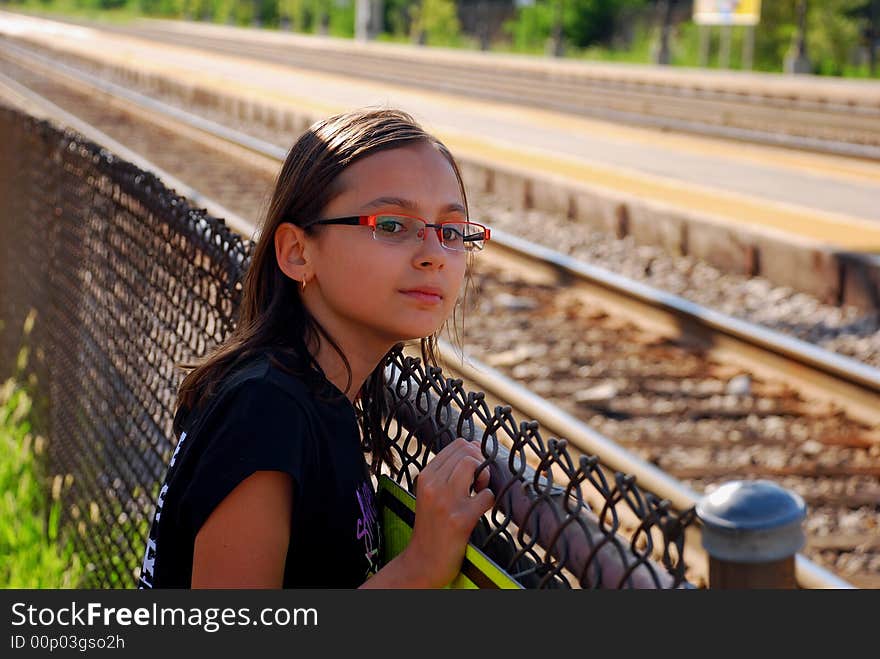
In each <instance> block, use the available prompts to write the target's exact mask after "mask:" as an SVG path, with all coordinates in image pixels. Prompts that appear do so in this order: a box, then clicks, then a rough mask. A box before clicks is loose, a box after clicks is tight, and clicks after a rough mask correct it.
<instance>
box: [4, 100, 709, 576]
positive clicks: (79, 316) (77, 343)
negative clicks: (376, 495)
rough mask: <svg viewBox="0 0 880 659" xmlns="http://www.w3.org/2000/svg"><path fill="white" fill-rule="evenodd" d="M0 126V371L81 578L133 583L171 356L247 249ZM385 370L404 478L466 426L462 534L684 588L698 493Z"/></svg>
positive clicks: (193, 214) (71, 148)
mask: <svg viewBox="0 0 880 659" xmlns="http://www.w3.org/2000/svg"><path fill="white" fill-rule="evenodd" d="M0 140H2V144H3V147H2V148H3V158H2V161H0V231H2V236H3V243H2V244H3V253H2V260H0V324H2V333H0V369H2V370H0V376H2V377H3V378H6V377H9V376H16V377H17V378H19V379H20V380H21V381H22V382H24V383H26V385H27V386H28V387H29V389H30V390H31V394H32V395H33V397H34V408H33V423H34V432H35V433H37V434H40V435H42V436H44V437H45V438H46V439H47V440H48V441H47V446H48V461H49V469H50V473H51V474H53V475H54V476H53V479H52V483H47V487H52V488H53V492H55V493H56V494H57V495H58V496H60V498H61V500H62V502H63V512H62V515H63V526H64V527H65V528H67V529H69V530H70V532H72V533H73V534H74V537H75V544H76V546H77V549H78V551H79V552H80V555H81V556H82V557H83V559H84V562H85V563H86V565H87V568H88V573H87V575H88V576H87V582H86V583H85V584H84V586H85V587H96V588H110V587H133V586H134V585H135V583H136V578H137V576H138V571H139V568H140V562H141V558H142V555H143V550H144V545H145V542H146V536H147V532H148V527H149V523H150V521H151V519H152V514H153V505H154V501H155V494H156V490H157V488H158V486H159V483H160V481H161V479H162V477H163V475H164V472H165V466H166V464H167V462H168V460H169V459H170V456H171V453H172V451H173V448H174V444H173V442H174V436H173V433H172V430H171V427H172V409H173V407H172V406H173V402H174V397H175V395H176V391H177V386H178V385H179V383H180V380H181V377H182V372H181V371H180V369H178V368H177V364H178V363H180V362H182V361H186V360H191V359H197V358H199V357H202V356H204V355H205V354H207V353H208V352H210V351H211V349H212V348H214V347H215V346H216V345H217V344H218V343H219V342H222V341H223V339H224V337H225V336H226V335H227V334H228V333H229V331H230V330H231V329H232V327H233V326H234V319H235V315H236V309H237V307H238V302H239V299H240V295H241V281H242V276H243V273H244V272H245V271H246V269H247V267H248V263H249V255H250V253H251V249H252V247H253V245H252V243H251V242H250V241H248V240H246V239H244V238H242V237H241V236H239V235H237V234H236V233H234V232H233V231H232V230H231V229H229V228H228V227H227V226H225V225H224V223H223V221H222V220H219V219H216V218H213V217H210V216H208V215H207V214H206V213H205V212H204V211H203V210H199V209H195V208H192V207H191V206H190V205H189V204H188V203H187V201H186V200H185V199H183V198H181V197H179V196H177V195H176V194H174V193H173V192H172V191H170V190H168V189H166V188H165V187H164V186H163V185H162V183H161V182H160V181H159V180H158V179H156V177H155V176H153V175H151V174H150V173H148V172H144V171H142V170H140V169H138V168H136V167H134V166H133V165H131V164H129V163H127V162H123V161H120V160H118V159H117V158H115V157H114V156H113V154H111V153H108V152H107V151H106V150H103V149H101V148H100V147H99V146H97V145H95V144H92V143H90V142H88V141H86V140H84V139H83V138H82V137H80V136H78V135H77V134H75V133H72V132H62V131H60V130H58V129H57V128H55V127H53V126H51V125H50V124H48V123H46V122H42V121H37V120H35V119H33V118H32V117H29V116H27V115H24V114H22V113H20V112H17V111H15V110H12V109H9V108H4V107H2V106H0ZM26 328H27V331H26ZM386 369H387V370H386V373H387V375H388V387H387V391H388V396H389V402H390V407H391V414H390V416H389V418H388V419H387V422H386V428H387V431H388V433H389V436H390V437H391V438H392V439H393V440H394V452H395V453H396V454H397V457H398V459H399V462H400V464H402V465H403V469H401V471H400V475H399V477H398V480H399V481H400V482H401V483H402V484H403V485H405V486H407V487H408V488H409V489H412V480H413V478H414V477H415V475H416V474H417V473H418V470H419V469H421V468H422V467H423V466H424V465H425V464H426V462H427V461H428V460H429V459H430V456H431V455H432V454H433V453H434V452H436V451H437V450H439V449H440V448H442V447H443V446H445V445H446V444H447V443H448V442H449V441H451V440H452V439H454V438H455V437H457V436H464V437H466V438H472V439H478V440H480V441H481V443H482V447H483V453H484V456H485V458H486V463H485V464H486V467H487V468H488V469H489V470H490V475H491V482H492V489H493V491H494V492H495V493H496V506H495V508H494V509H493V510H492V511H491V512H490V513H488V514H487V515H485V516H484V518H483V519H482V520H481V521H480V523H479V524H478V526H477V529H476V530H475V532H474V536H473V541H474V542H475V543H476V544H477V545H478V546H480V547H481V548H483V549H484V551H486V553H488V554H489V555H490V556H491V557H492V558H493V559H494V560H495V561H496V562H497V563H498V564H499V565H501V566H502V567H504V568H505V569H507V571H508V572H510V573H511V574H513V575H514V576H515V577H516V578H517V579H518V580H519V581H520V582H521V583H522V584H523V586H525V587H528V588H558V587H562V588H568V587H575V588H578V587H590V588H619V587H624V588H630V587H635V588H641V587H646V588H675V587H688V586H689V585H690V584H688V582H687V580H686V578H685V568H686V566H685V562H684V558H683V548H684V541H685V530H686V529H687V528H688V527H689V526H690V525H691V524H693V523H694V521H695V515H694V511H693V509H691V510H687V511H676V510H673V509H672V508H671V507H670V506H669V505H668V503H667V502H665V501H661V500H659V499H658V498H657V497H656V496H654V495H652V494H650V493H648V492H644V491H642V490H640V489H639V487H638V486H637V485H636V484H635V479H634V478H633V477H632V476H628V475H624V474H615V473H611V472H609V470H607V469H605V468H603V466H602V464H601V460H600V458H598V457H595V456H592V457H580V458H575V457H573V456H572V455H571V453H570V452H569V450H568V448H567V446H566V443H565V442H564V441H561V440H556V439H545V438H544V437H543V436H542V434H541V430H540V428H539V426H538V424H537V423H536V422H534V421H529V420H522V421H518V420H517V419H515V418H514V416H513V415H512V413H511V411H510V409H509V408H505V407H496V408H494V409H490V408H489V406H488V405H487V403H486V401H485V399H484V396H483V394H482V393H480V392H474V391H466V390H465V389H464V388H463V386H462V384H461V382H460V381H458V380H453V379H449V378H447V377H445V376H444V374H443V373H442V372H441V371H440V370H439V369H436V368H433V367H428V368H427V369H426V368H425V367H424V366H423V365H422V364H421V363H420V362H419V361H418V360H415V359H413V358H411V357H408V356H405V355H404V354H402V353H400V352H398V353H395V354H394V355H392V356H391V357H390V358H389V360H388V362H387V364H386ZM626 519H629V520H635V522H634V523H633V524H627V523H625V520H626Z"/></svg>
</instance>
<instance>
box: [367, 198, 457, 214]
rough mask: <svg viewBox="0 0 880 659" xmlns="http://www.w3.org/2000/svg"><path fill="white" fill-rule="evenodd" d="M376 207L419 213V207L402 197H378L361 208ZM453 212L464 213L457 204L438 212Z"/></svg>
mask: <svg viewBox="0 0 880 659" xmlns="http://www.w3.org/2000/svg"><path fill="white" fill-rule="evenodd" d="M378 206H399V207H400V208H405V209H407V210H408V211H411V212H413V213H417V212H418V211H419V205H418V204H417V203H416V202H414V201H410V200H409V199H403V198H402V197H378V198H376V199H373V201H371V202H369V203H367V204H364V205H363V206H362V208H363V209H368V208H376V207H378ZM455 212H459V213H465V212H466V211H465V208H464V206H462V205H461V204H457V203H455V204H447V205H446V206H444V207H443V208H442V209H441V211H440V213H441V215H442V214H444V213H455Z"/></svg>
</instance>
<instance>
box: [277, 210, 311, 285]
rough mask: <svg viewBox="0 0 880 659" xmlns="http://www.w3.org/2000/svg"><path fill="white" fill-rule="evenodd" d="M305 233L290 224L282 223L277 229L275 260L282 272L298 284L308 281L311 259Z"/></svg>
mask: <svg viewBox="0 0 880 659" xmlns="http://www.w3.org/2000/svg"><path fill="white" fill-rule="evenodd" d="M305 235H306V234H305V231H304V230H303V229H302V227H298V226H296V225H295V224H291V223H290V222H282V223H281V224H279V225H278V228H277V229H275V260H276V261H278V267H279V268H281V272H283V273H284V274H285V275H287V276H288V277H290V278H291V279H294V280H296V281H298V282H303V281H306V280H307V278H308V276H309V272H310V267H309V259H308V254H307V252H306V245H305Z"/></svg>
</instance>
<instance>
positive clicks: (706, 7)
mask: <svg viewBox="0 0 880 659" xmlns="http://www.w3.org/2000/svg"><path fill="white" fill-rule="evenodd" d="M760 20H761V0H694V23H696V24H697V25H757V24H758V23H759V22H760Z"/></svg>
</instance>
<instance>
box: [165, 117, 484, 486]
mask: <svg viewBox="0 0 880 659" xmlns="http://www.w3.org/2000/svg"><path fill="white" fill-rule="evenodd" d="M417 142H425V143H427V144H430V145H431V146H433V147H434V148H436V149H437V150H438V151H439V152H440V153H441V154H442V155H443V156H444V157H445V158H446V159H447V160H448V161H449V163H450V165H451V166H452V169H453V171H454V172H455V176H456V178H457V179H458V183H459V187H460V188H461V195H462V199H463V200H464V205H465V208H467V197H466V195H465V189H464V183H463V181H462V177H461V172H460V170H459V168H458V165H457V164H456V162H455V159H454V158H453V157H452V154H451V153H450V152H449V150H448V149H447V148H446V147H445V146H444V145H443V144H442V143H441V142H440V141H439V140H437V139H436V138H435V137H433V136H432V135H429V134H428V133H426V132H425V131H424V130H423V129H422V128H421V126H419V125H418V124H417V123H416V122H415V120H414V119H413V118H412V117H411V116H410V115H409V114H407V113H405V112H402V111H399V110H391V109H381V110H358V111H354V112H348V113H345V114H339V115H336V116H333V117H330V118H328V119H324V120H322V121H319V122H317V123H315V124H314V125H312V126H311V128H309V129H308V130H307V131H306V132H305V133H303V135H301V136H300V138H299V139H298V140H297V141H296V143H295V144H294V145H293V147H292V148H291V149H290V153H288V155H287V158H286V160H285V162H284V166H283V167H282V169H281V172H280V174H279V175H278V179H277V181H276V183H275V188H274V191H273V193H272V197H271V201H270V203H269V208H268V212H267V214H266V218H265V220H264V222H263V224H262V227H261V234H260V237H259V239H258V241H257V243H256V247H255V249H254V252H253V256H252V258H251V263H250V266H249V268H248V271H247V273H246V275H245V280H244V288H243V293H242V301H241V304H240V306H239V311H238V321H237V324H236V327H235V329H234V330H233V331H232V333H231V334H230V336H229V337H228V338H227V339H226V340H225V342H224V343H223V344H222V345H221V346H219V347H218V348H217V349H216V350H215V351H214V352H213V353H212V354H210V355H209V356H208V357H207V358H206V359H205V360H204V361H202V362H201V363H199V364H181V365H180V366H181V367H182V368H184V369H190V370H189V373H188V374H187V375H186V377H185V378H184V380H183V382H182V384H181V387H180V390H179V391H178V394H177V404H176V412H175V418H174V431H175V433H176V434H177V435H180V433H181V432H182V430H183V427H182V426H183V422H184V420H185V418H186V415H187V414H188V413H189V411H191V410H193V409H195V408H197V407H200V406H201V405H202V404H203V403H204V402H206V400H207V399H208V398H210V397H211V396H212V395H213V394H214V393H216V391H217V388H218V385H219V384H220V383H221V381H222V380H223V379H224V377H225V376H226V375H228V374H229V373H230V372H231V371H233V370H234V369H235V368H236V367H237V366H239V365H241V364H243V363H244V362H245V361H247V360H248V359H250V358H251V357H254V356H256V355H258V354H263V353H267V352H268V354H269V358H270V360H271V362H272V364H273V365H274V366H276V367H279V368H281V369H282V370H284V371H285V372H288V373H294V374H297V375H299V376H301V377H303V378H304V380H305V381H306V382H307V384H309V385H310V386H313V387H316V386H317V385H318V384H319V383H320V382H324V378H323V374H322V372H321V368H320V366H319V365H318V363H317V362H316V361H315V359H314V357H313V356H312V355H311V353H310V351H309V350H308V348H307V346H308V345H309V344H310V343H312V342H317V341H320V340H321V339H322V338H323V339H324V340H326V341H327V342H328V343H329V344H330V346H331V347H333V349H334V350H336V352H337V353H338V354H339V355H340V357H341V358H342V360H343V362H344V363H345V365H346V368H347V369H348V376H349V381H348V385H347V386H346V391H347V390H348V388H349V387H350V386H351V368H350V366H349V363H348V360H347V358H346V356H345V355H344V354H343V353H342V350H341V349H340V348H339V346H338V345H337V343H336V342H335V341H334V340H333V338H332V337H331V336H330V335H329V334H328V333H327V332H326V331H325V330H324V329H323V328H322V327H321V326H320V324H319V323H318V322H317V321H316V320H315V319H314V318H313V317H312V316H311V315H310V314H309V312H308V311H307V310H306V308H305V306H304V305H303V304H302V299H301V298H300V293H299V287H298V286H297V282H295V281H293V280H292V279H290V278H289V277H287V276H286V275H285V274H284V273H283V272H282V271H281V269H280V268H279V267H278V263H277V260H276V258H275V249H274V235H275V230H276V229H277V228H278V225H279V224H281V223H283V222H292V223H294V224H297V225H299V226H304V225H306V224H307V223H308V222H309V221H311V220H313V219H315V218H317V217H318V216H319V214H320V212H321V211H322V210H323V208H324V207H325V206H326V205H327V204H328V203H329V202H330V201H331V200H332V199H333V198H334V197H335V196H336V195H337V194H339V193H340V192H342V191H341V190H339V189H337V188H336V184H337V181H338V177H339V174H340V173H341V172H342V171H343V170H344V169H345V168H346V167H348V166H349V165H351V164H352V163H354V162H355V161H357V160H359V159H361V158H364V157H366V156H368V155H370V154H373V153H376V152H378V151H382V150H387V149H394V148H399V147H402V146H406V145H408V144H412V143H417ZM314 230H315V227H305V231H306V232H309V233H310V232H312V231H314ZM469 270H470V268H468V271H469ZM457 310H458V307H456V312H457ZM453 319H455V315H453ZM453 324H454V326H455V329H456V338H458V337H459V334H458V331H457V330H458V328H457V325H456V323H455V320H453ZM436 338H437V337H436V334H435V335H432V336H429V337H427V338H423V339H422V340H421V352H422V359H423V362H424V363H425V364H426V365H427V364H433V365H436V363H437V355H436ZM384 362H385V360H384V359H383V360H381V361H380V362H379V364H378V366H377V367H376V368H375V369H374V370H373V372H372V373H371V374H370V375H369V376H368V377H367V379H366V381H365V382H364V385H363V387H362V388H361V391H360V393H359V396H358V401H357V407H358V413H359V418H360V424H361V430H362V433H363V437H362V440H363V447H364V449H365V450H369V451H371V452H372V456H373V460H372V469H373V471H374V472H375V473H378V471H379V469H380V467H381V465H382V462H385V463H386V464H388V466H389V468H391V469H392V471H394V470H395V467H394V465H393V464H392V461H391V459H390V453H389V446H387V435H386V434H385V433H384V432H383V430H382V424H383V420H384V418H385V417H386V416H387V412H388V410H387V406H386V403H385V395H384V387H385V370H384Z"/></svg>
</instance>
